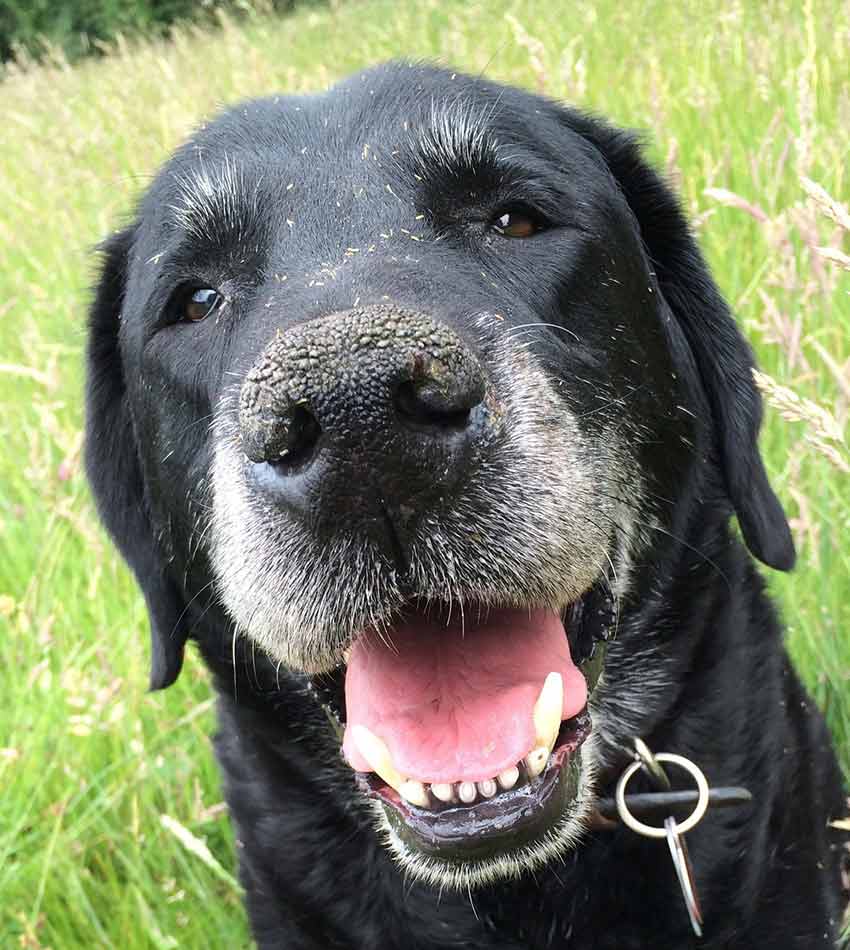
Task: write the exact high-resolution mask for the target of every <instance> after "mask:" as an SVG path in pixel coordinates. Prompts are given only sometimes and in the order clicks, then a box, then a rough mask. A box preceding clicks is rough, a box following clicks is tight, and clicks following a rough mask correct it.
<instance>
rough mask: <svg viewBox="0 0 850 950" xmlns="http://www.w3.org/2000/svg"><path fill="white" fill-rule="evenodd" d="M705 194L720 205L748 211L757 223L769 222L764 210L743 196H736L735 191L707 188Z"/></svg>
mask: <svg viewBox="0 0 850 950" xmlns="http://www.w3.org/2000/svg"><path fill="white" fill-rule="evenodd" d="M703 194H704V195H705V196H706V197H707V198H713V199H714V200H715V201H718V202H719V203H720V204H722V205H726V207H727V208H738V210H739V211H746V213H747V214H748V215H749V216H750V217H751V218H755V219H756V221H760V222H761V223H762V224H764V223H765V222H767V221H768V220H769V218H768V216H767V213H766V212H765V211H764V210H763V209H762V208H760V207H759V206H758V205H756V204H753V203H752V202H751V201H747V199H746V198H744V197H742V196H741V195H736V194H735V192H734V191H729V190H728V188H706V189H705V190H704V191H703Z"/></svg>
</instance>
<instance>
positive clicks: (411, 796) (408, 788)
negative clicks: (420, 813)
mask: <svg viewBox="0 0 850 950" xmlns="http://www.w3.org/2000/svg"><path fill="white" fill-rule="evenodd" d="M398 793H399V795H401V797H402V798H404V799H405V800H406V801H409V802H410V804H411V805H418V806H419V807H420V808H428V807H429V805H430V804H431V799H430V798H429V797H428V792H426V791H425V786H424V785H423V784H422V783H421V782H417V781H416V780H415V779H412V778H409V779H408V780H407V781H406V782H402V783H401V785H400V786H399V789H398Z"/></svg>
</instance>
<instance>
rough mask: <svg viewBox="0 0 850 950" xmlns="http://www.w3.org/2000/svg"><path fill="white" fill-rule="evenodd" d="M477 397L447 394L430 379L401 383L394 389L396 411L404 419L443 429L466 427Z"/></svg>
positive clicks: (476, 402)
mask: <svg viewBox="0 0 850 950" xmlns="http://www.w3.org/2000/svg"><path fill="white" fill-rule="evenodd" d="M478 401H479V400H478V399H475V398H463V396H461V395H459V394H454V396H450V395H447V394H446V393H444V392H443V391H441V390H440V389H438V388H437V386H435V385H434V384H433V383H431V382H425V383H424V384H421V383H420V384H419V385H417V384H416V383H413V382H410V381H408V382H404V383H402V384H401V385H400V386H399V387H398V389H396V392H395V399H394V402H395V408H396V412H397V413H398V414H399V416H400V417H401V418H402V419H403V420H404V421H405V422H412V423H415V424H418V425H423V426H429V427H432V428H440V429H464V428H466V426H467V425H468V424H469V414H470V412H471V411H472V409H473V407H474V406H476V405H477V404H478Z"/></svg>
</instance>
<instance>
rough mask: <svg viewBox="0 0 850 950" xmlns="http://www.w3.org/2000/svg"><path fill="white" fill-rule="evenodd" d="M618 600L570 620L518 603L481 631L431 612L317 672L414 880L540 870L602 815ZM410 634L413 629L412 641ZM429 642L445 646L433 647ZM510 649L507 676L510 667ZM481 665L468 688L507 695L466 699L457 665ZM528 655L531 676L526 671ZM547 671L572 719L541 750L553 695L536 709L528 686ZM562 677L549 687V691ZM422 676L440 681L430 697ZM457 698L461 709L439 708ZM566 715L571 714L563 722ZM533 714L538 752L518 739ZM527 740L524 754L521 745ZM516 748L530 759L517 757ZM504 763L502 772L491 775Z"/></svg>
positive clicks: (467, 678)
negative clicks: (606, 675) (458, 686)
mask: <svg viewBox="0 0 850 950" xmlns="http://www.w3.org/2000/svg"><path fill="white" fill-rule="evenodd" d="M606 591H607V587H605V585H604V584H599V585H597V586H594V587H593V588H592V589H591V590H590V591H588V592H587V593H586V594H585V596H584V597H582V598H581V599H580V600H579V601H576V602H575V603H573V604H572V605H571V606H570V607H569V608H568V609H567V610H566V611H565V612H564V613H563V614H562V615H560V616H559V615H558V614H553V612H552V611H544V610H537V611H533V610H525V611H523V610H517V609H516V608H506V609H505V610H504V611H502V612H499V611H496V615H497V616H496V619H495V620H494V619H493V618H492V616H489V615H488V619H487V620H485V621H481V622H479V624H478V625H477V626H472V628H471V629H470V623H469V621H468V620H467V623H466V627H465V629H461V628H459V629H457V630H453V629H446V630H433V629H428V630H426V629H424V627H425V625H426V624H432V623H433V620H432V618H431V617H430V613H431V612H432V609H429V611H428V614H429V616H428V618H427V620H426V619H423V618H422V616H421V615H420V616H417V617H414V619H413V620H407V621H404V622H401V623H400V624H399V626H398V627H397V628H395V629H391V630H389V631H387V632H386V634H385V639H386V641H387V642H383V641H382V642H377V641H374V638H369V637H368V636H363V637H362V638H361V639H362V640H364V641H369V640H370V639H373V642H371V643H370V642H367V643H366V644H365V645H364V644H362V643H361V642H359V641H355V643H354V645H353V648H352V650H350V651H349V652H348V654H347V656H348V663H347V664H343V665H341V666H339V667H338V668H337V669H336V670H335V671H334V672H333V673H331V674H324V675H319V676H313V677H311V679H310V682H311V686H312V689H313V691H314V694H315V696H316V698H317V699H318V700H319V702H321V704H322V705H323V706H324V707H325V710H326V712H327V713H328V714H329V715H330V717H331V719H332V720H333V721H334V722H335V723H336V724H337V725H338V727H339V734H340V736H341V737H343V739H344V741H343V756H344V758H345V759H346V760H347V763H348V765H349V766H350V767H351V768H352V793H353V794H355V795H359V796H364V797H365V798H366V799H367V800H368V801H370V802H371V806H372V810H373V813H374V816H375V820H376V823H377V827H378V831H379V834H380V837H381V838H382V840H383V841H384V843H385V845H386V847H387V848H388V850H389V851H390V853H391V854H392V856H393V857H394V858H395V860H396V861H397V862H398V863H399V864H400V865H401V867H402V869H403V870H404V872H405V874H406V875H407V876H408V877H411V878H416V879H418V880H421V881H424V882H426V883H427V884H429V885H432V886H437V887H440V888H446V887H448V888H458V889H469V888H475V887H480V886H482V885H485V884H488V883H491V882H494V881H497V880H500V879H506V878H511V877H516V876H517V875H519V874H522V873H523V872H526V871H532V870H534V869H535V868H538V867H540V866H542V865H543V864H545V863H547V862H549V861H551V860H553V859H556V858H557V857H558V856H560V855H562V854H563V853H564V852H566V851H568V850H569V849H571V848H573V847H574V846H575V845H576V843H577V842H578V841H579V839H580V837H581V834H582V832H583V831H584V829H585V828H586V826H587V819H588V816H589V814H590V812H591V810H592V807H593V787H594V774H595V762H596V758H597V757H596V754H595V752H594V747H595V737H594V735H593V723H592V720H591V715H590V712H589V710H588V701H589V700H590V699H591V698H592V695H593V692H594V689H595V687H596V684H597V682H598V680H599V677H600V674H601V671H602V667H603V663H604V655H605V643H604V641H605V640H606V639H607V638H608V637H609V636H610V635H611V634H612V630H613V625H614V621H615V618H614V616H613V612H612V603H611V599H610V596H609V595H607V593H605V592H606ZM467 613H469V612H467ZM538 618H540V619H538ZM512 619H516V620H517V622H518V625H519V626H520V627H522V628H523V629H517V631H516V638H515V641H514V642H513V643H512V642H511V636H510V631H509V629H508V623H506V621H507V622H510V621H511V620H512ZM405 625H407V626H408V627H410V628H412V629H409V630H408V631H407V632H405V629H404V628H405ZM547 625H548V627H549V632H548V633H545V634H541V635H540V637H539V639H538V640H537V641H535V640H534V634H533V628H534V627H535V626H543V627H546V626H547ZM558 631H560V636H561V639H562V642H561V643H558V642H557V638H558ZM423 633H430V634H431V637H430V639H432V640H438V641H439V640H441V639H442V640H443V643H442V645H440V646H438V647H437V648H433V647H431V646H425V647H423V646H422V642H423V640H424V639H427V638H425V637H423ZM529 634H531V636H529ZM455 635H458V636H459V638H460V641H461V642H460V643H458V642H457V641H456V640H455V639H453V638H454V637H455ZM499 638H502V639H501V641H499ZM493 640H496V641H499V642H498V643H495V644H494V643H493V642H492V641H493ZM547 649H548V650H549V653H548V654H547V653H546V651H547ZM503 650H505V651H506V652H507V653H508V654H509V655H508V656H507V657H506V658H505V659H506V664H507V667H500V665H499V662H500V659H501V656H500V654H501V652H502V651H503ZM432 652H435V653H436V654H437V656H436V657H432V656H431V654H432ZM513 652H515V653H516V656H512V655H510V654H511V653H513ZM482 653H483V656H482V655H481V654H482ZM479 656H480V657H481V664H480V666H481V667H483V668H484V669H485V671H486V672H481V669H480V668H479V665H478V663H477V662H476V663H474V664H470V665H468V666H466V668H464V669H463V670H462V671H460V672H459V673H457V674H456V675H457V677H458V680H460V681H462V682H463V684H464V688H465V689H466V690H468V693H467V695H473V694H474V693H475V692H476V691H478V692H479V693H480V692H483V691H486V690H489V689H491V687H492V685H493V683H496V682H498V683H499V687H498V689H500V690H501V695H499V696H497V695H496V694H495V693H492V694H491V695H492V700H489V701H484V702H483V703H482V701H480V700H476V699H475V698H473V699H471V700H470V701H469V705H467V704H466V702H465V698H464V697H463V696H461V697H460V699H457V697H455V696H454V695H453V692H452V690H453V688H454V685H455V683H456V682H457V680H455V679H453V677H454V676H455V673H453V672H452V671H451V669H450V667H451V666H452V664H455V665H462V664H463V661H464V660H466V659H470V660H472V659H473V658H474V659H475V660H477V659H478V657H479ZM521 656H526V657H527V668H523V664H522V663H518V662H517V660H518V659H519V658H520V657H521ZM559 656H560V659H559ZM547 664H548V666H550V667H552V668H553V669H558V668H559V664H561V665H560V669H561V670H562V673H558V674H557V677H558V688H559V689H560V693H558V698H557V699H556V700H555V702H556V703H557V705H558V714H557V715H558V717H559V718H558V719H557V720H556V723H557V724H556V726H555V727H554V730H555V731H554V732H553V733H551V739H550V740H549V741H548V742H547V743H545V744H544V745H543V746H542V747H541V746H540V740H539V735H540V733H541V727H540V725H539V722H538V717H539V715H540V710H541V708H542V707H543V706H545V701H544V699H543V693H542V692H541V694H540V698H539V699H537V701H536V702H535V701H534V697H535V696H536V695H537V694H536V693H534V694H532V699H531V700H529V698H528V696H529V693H528V690H527V688H526V685H527V683H526V681H529V682H531V683H537V682H538V681H540V680H541V674H540V673H539V670H542V669H546V668H547ZM517 667H519V668H518V669H517ZM447 668H449V669H448V671H447ZM488 668H489V669H488ZM506 669H508V670H510V672H506V671H505V670H506ZM553 675H555V674H549V676H548V677H547V676H546V675H545V674H544V675H543V677H542V679H543V680H545V681H546V682H547V683H548V682H549V678H550V677H551V676H553ZM420 681H421V682H427V683H428V686H427V687H424V688H423V689H422V690H420V689H419V682H420ZM423 697H424V699H425V701H424V702H423ZM505 697H507V698H505ZM514 697H515V698H516V699H515V702H516V707H515V709H512V705H513V703H514ZM452 703H455V705H456V708H451V709H449V710H446V709H442V708H440V707H441V706H443V705H445V706H451V705H452ZM476 703H477V705H476ZM577 706H579V708H576V707H577ZM562 708H563V709H564V710H565V711H566V713H568V714H569V715H566V716H565V717H564V718H563V719H560V712H561V709H562ZM482 710H483V711H482ZM529 716H531V717H532V718H533V720H534V728H533V729H532V732H531V733H530V735H532V737H534V735H535V732H534V730H535V729H536V735H537V736H538V738H532V740H531V743H530V748H528V746H529V742H528V740H527V739H525V740H523V739H522V738H521V736H515V735H514V731H518V732H519V733H520V734H521V735H522V736H525V735H528V734H529V733H527V732H526V733H523V732H522V727H521V725H519V726H518V725H517V724H516V721H517V720H518V719H522V718H528V717H529ZM459 720H465V721H459ZM470 722H471V723H472V725H470ZM441 729H442V730H443V731H444V732H446V733H447V734H446V735H441V734H440V731H441ZM487 729H490V730H491V734H492V736H493V740H492V741H491V742H488V743H487V744H486V745H487V747H488V748H487V749H486V750H485V751H486V752H488V753H490V752H491V750H490V748H489V747H490V746H492V747H493V749H492V758H489V759H488V757H487V754H484V753H482V750H481V746H482V742H483V739H484V738H485V735H484V731H486V730H487ZM482 730H483V731H482ZM364 734H365V738H363V736H364ZM458 735H461V736H462V738H457V736H458ZM476 740H477V741H476ZM514 740H516V742H519V743H520V745H519V746H518V745H513V746H511V745H510V743H511V742H512V741H514ZM523 741H525V746H522V742H523ZM453 743H454V744H455V746H456V748H453V749H452V750H451V754H448V753H447V752H446V748H447V747H449V746H451V745H452V744H453ZM503 745H504V748H502V746H503ZM373 746H374V747H373ZM407 746H410V747H411V748H406V747H407ZM417 746H418V748H417ZM517 748H522V749H523V751H524V753H525V754H523V753H520V754H516V751H515V750H516V749H517ZM376 750H377V751H376ZM391 750H392V751H391ZM467 752H468V753H469V755H468V760H467V758H466V753H467ZM512 753H513V759H511V754H512ZM535 753H536V754H537V758H535V757H534V756H535ZM500 755H501V759H499V758H498V757H499V756H500ZM509 760H510V763H511V764H510V765H508V766H507V767H504V766H505V764H506V762H508V761H509ZM491 761H492V762H495V763H496V766H495V767H493V768H490V770H489V773H488V767H487V763H488V762H491ZM452 768H455V769H456V771H455V772H452V771H451V769H452Z"/></svg>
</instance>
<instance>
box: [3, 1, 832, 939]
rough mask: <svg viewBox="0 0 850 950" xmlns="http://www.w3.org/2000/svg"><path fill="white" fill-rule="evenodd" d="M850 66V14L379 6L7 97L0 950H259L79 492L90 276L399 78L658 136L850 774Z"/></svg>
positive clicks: (187, 719)
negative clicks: (755, 380) (124, 228)
mask: <svg viewBox="0 0 850 950" xmlns="http://www.w3.org/2000/svg"><path fill="white" fill-rule="evenodd" d="M848 49H850V5H848V4H846V3H834V2H828V0H823V2H817V3H815V2H810V3H808V4H798V3H794V2H790V0H789V2H781V3H780V2H755V0H753V2H752V3H749V4H744V3H738V4H736V3H729V2H716V0H709V2H704V0H703V2H693V0H692V2H683V3H669V2H652V0H649V2H643V3H639V4H638V3H628V2H625V3H624V2H622V0H599V2H596V3H594V4H589V3H557V2H551V0H550V2H532V0H510V2H508V0H494V2H487V3H484V2H481V3H476V2H468V0H457V2H440V3H438V2H434V0H431V2H429V0H417V2H416V3H413V2H409V3H408V2H404V0H394V2H391V0H363V2H349V3H340V4H336V5H332V6H331V7H329V8H327V9H322V10H316V9H315V8H314V9H310V10H303V11H301V12H297V13H295V14H294V15H292V16H289V17H287V18H277V19H276V18H273V17H270V16H267V15H264V14H262V13H256V14H253V15H249V16H248V18H247V19H246V20H244V21H243V22H241V23H240V24H239V25H238V26H237V25H236V24H234V23H232V22H230V21H228V20H226V19H225V20H223V21H222V23H221V25H220V28H219V29H218V30H216V31H208V32H199V31H197V30H193V29H191V28H184V29H182V30H180V31H179V32H178V33H176V34H175V35H174V36H173V38H172V39H171V40H170V41H169V42H157V43H154V44H146V45H138V44H133V45H126V44H124V45H121V44H119V45H118V47H116V48H115V49H113V50H111V51H110V52H109V54H108V55H106V56H105V57H103V58H100V59H92V60H88V61H85V62H82V63H80V64H79V65H77V66H75V67H73V68H70V67H68V66H67V65H66V64H65V63H63V62H62V61H61V59H60V58H58V57H54V59H53V60H52V61H48V62H46V63H42V64H41V65H33V64H29V65H27V64H21V65H19V66H14V67H11V68H10V69H9V70H8V71H7V73H6V75H5V76H4V77H3V79H2V82H0V114H2V116H3V147H2V149H0V203H1V204H2V213H0V446H2V448H0V947H4V948H5V947H14V946H20V947H29V948H37V947H52V948H54V950H71V948H91V947H111V946H120V947H121V948H122V950H136V948H147V947H155V948H169V947H181V948H184V947H186V948H195V947H198V948H204V947H227V948H231V947H233V948H236V947H243V946H248V945H249V937H248V934H247V928H246V925H245V920H244V914H243V911H242V910H241V907H240V901H239V892H238V888H237V886H236V885H235V882H234V879H233V875H234V873H235V871H234V846H233V841H232V836H231V833H230V830H229V827H228V824H227V821H226V816H225V814H224V812H223V808H222V807H221V805H220V801H221V792H220V788H219V781H218V777H217V773H216V769H215V767H214V764H213V761H212V756H211V750H210V742H209V736H210V734H211V733H212V731H213V729H214V719H213V710H212V704H211V699H210V690H209V685H208V682H207V679H206V677H205V675H204V674H203V672H202V670H201V668H200V664H199V663H198V662H197V659H196V658H195V657H194V656H191V657H190V658H189V659H188V662H187V664H186V668H185V671H184V673H183V676H182V677H181V678H180V680H179V681H178V683H177V684H176V686H175V687H173V688H172V689H171V690H169V691H168V692H166V693H162V694H156V695H149V694H147V693H146V691H145V687H146V681H147V656H148V644H147V627H146V620H145V616H144V612H143V608H142V604H141V600H140V597H139V595H138V593H137V591H136V589H135V588H134V585H133V583H132V581H131V579H130V578H129V576H128V574H127V571H126V570H125V569H124V568H123V566H122V565H121V564H120V563H119V562H118V560H117V558H116V556H115V554H114V552H113V551H112V550H111V548H110V546H109V544H108V542H107V541H106V539H105V537H104V536H103V534H102V532H101V531H100V530H99V528H98V527H97V525H96V523H95V518H94V515H93V511H92V506H91V502H90V499H89V497H88V493H87V490H86V486H85V483H84V479H83V475H82V472H81V468H80V444H81V416H82V414H81V385H82V372H81V354H82V350H83V343H84V335H83V321H84V311H85V306H86V299H87V286H88V284H89V282H90V280H91V276H92V257H91V254H90V248H91V246H92V245H93V244H94V243H95V242H97V241H98V240H99V239H100V238H102V237H103V236H104V235H105V234H106V233H107V232H108V231H109V230H110V229H112V228H114V227H115V226H116V225H119V224H120V223H121V222H122V221H124V220H125V219H126V214H127V212H128V210H129V209H130V207H131V205H132V202H133V199H134V197H135V196H136V195H137V194H138V193H139V191H140V190H141V189H142V188H143V187H144V186H145V184H146V182H148V181H149V180H150V178H151V175H152V172H153V170H154V169H155V167H156V166H157V164H158V163H159V162H160V161H161V160H162V159H163V158H164V157H165V156H166V155H167V154H168V152H169V151H170V150H171V149H172V148H173V147H174V146H175V145H176V144H177V143H178V142H180V141H181V140H182V139H183V138H184V137H185V136H186V134H187V133H188V131H189V130H190V129H191V127H192V126H193V125H194V124H195V123H197V122H198V121H199V120H201V119H203V118H204V117H205V116H209V115H210V114H211V113H213V112H214V111H215V110H217V109H218V108H219V107H220V106H221V105H223V104H225V103H229V102H233V101H234V100H236V99H239V98H241V97H246V96H252V95H257V94H265V93H268V92H270V91H274V90H286V91H302V90H304V91H306V90H315V89H321V88H324V87H326V86H327V85H328V84H329V83H331V82H332V81H333V80H335V79H336V78H338V77H340V76H343V75H345V74H346V73H349V72H351V71H353V70H356V69H358V68H360V67H362V66H364V65H367V64H369V63H372V62H375V61H378V60H381V59H385V58H388V57H393V56H408V57H414V58H422V57H426V58H437V59H439V60H441V61H443V62H446V63H451V64H454V65H456V66H457V67H459V68H463V69H466V70H471V71H475V72H481V71H483V72H485V73H486V74H487V75H489V76H490V77H492V78H495V79H500V80H506V81H509V82H514V83H518V84H521V85H524V86H527V87H529V88H532V89H539V90H542V91H544V92H546V93H548V94H549V95H552V96H555V97H559V98H563V99H566V100H569V101H571V102H573V103H576V104H578V105H580V106H585V107H588V108H591V109H593V110H597V111H599V112H602V113H604V114H607V115H608V116H610V117H611V118H612V119H614V120H615V121H616V122H618V123H620V124H623V125H628V126H633V127H638V128H641V129H645V130H648V131H649V132H650V133H651V139H650V153H651V155H652V156H653V158H654V160H655V161H656V162H657V163H658V164H659V165H660V166H662V167H663V168H665V170H666V172H667V173H668V174H669V176H670V177H671V179H672V181H673V182H674V183H675V185H676V187H677V188H678V189H679V190H680V193H681V196H682V200H683V201H684V203H685V205H686V206H687V208H688V210H689V211H690V213H691V215H692V216H693V219H694V221H695V223H696V226H697V228H698V232H699V236H700V240H701V243H702V246H703V247H704V249H705V251H706V253H707V255H708V257H709V259H710V261H711V264H712V266H713V268H714V272H715V274H716V277H717V279H718V281H719V283H720V286H721V287H722V289H723V291H724V293H725V294H726V295H727V297H728V299H729V300H730V301H731V302H732V304H733V305H734V307H735V310H736V312H737V313H738V315H739V317H740V320H741V322H742V325H743V326H744V328H745V330H746V332H747V334H748V336H749V337H750V339H751V340H752V341H753V343H754V345H755V347H756V351H757V353H758V357H759V360H760V363H761V365H762V367H763V369H764V370H765V372H766V373H768V374H769V376H770V379H771V380H773V382H771V381H770V380H768V381H767V382H766V386H767V388H768V390H770V395H771V399H772V401H773V407H772V408H768V410H767V419H766V425H765V429H764V434H763V438H762V445H763V449H764V453H765V455H766V458H767V462H768V467H769V469H770V471H771V473H772V477H773V481H774V484H775V486H776V487H777V490H778V491H779V493H780V495H781V497H782V499H783V501H784V503H785V504H786V506H787V510H788V512H789V515H790V517H791V519H792V524H793V528H794V532H795V536H796V539H797V542H798V546H799V552H800V563H799V567H798V569H797V570H796V572H795V573H794V574H792V575H790V576H771V578H770V583H771V586H772V588H773V590H774V592H775V593H776V595H777V597H778V599H779V601H780V603H781V605H782V608H783V611H784V615H785V618H786V620H787V623H788V627H789V644H790V647H791V650H792V652H793V654H794V657H795V659H796V661H797V663H798V666H799V668H800V669H801V671H802V673H803V675H804V677H805V680H806V682H807V684H808V686H809V688H810V690H811V691H812V693H813V695H814V696H815V698H816V699H817V701H818V703H820V704H821V706H822V707H823V708H825V709H826V713H827V716H828V719H829V723H830V726H831V728H832V730H833V733H834V736H835V739H836V743H837V746H838V749H839V754H840V755H841V757H842V763H843V765H844V767H845V769H847V770H848V772H850V530H848V528H850V476H848V471H850V453H848V450H847V445H846V442H845V441H844V432H845V431H846V428H845V424H846V420H847V416H848V406H850V273H848V272H847V270H846V266H847V264H848V263H850V259H846V258H842V252H843V254H844V255H846V254H848V253H850V246H848V245H850V235H848V234H846V233H844V234H842V228H841V225H840V221H841V216H842V211H843V209H842V207H841V206H840V204H839V202H842V201H843V203H844V207H845V208H846V204H847V199H848V192H850V185H848V163H847V154H848V151H847V150H848V130H850V57H848V54H847V51H848ZM804 180H805V181H812V182H815V183H817V184H818V185H820V186H821V187H822V188H823V189H825V191H826V193H827V195H831V196H832V199H833V201H832V203H831V204H830V200H829V198H828V196H827V195H824V194H821V193H819V192H818V191H817V190H816V189H815V188H814V186H812V185H808V186H807V187H808V189H809V192H807V191H806V190H805V187H806V186H805V181H804ZM830 213H831V215H832V216H831V217H830ZM843 213H845V214H846V210H845V211H844V212H843ZM846 223H847V222H845V224H846ZM842 242H843V243H842ZM824 249H825V250H824ZM782 387H787V389H783V388H782ZM807 400H808V402H807ZM783 413H784V415H785V417H787V418H783ZM792 417H797V419H798V421H789V419H790V418H792ZM741 688H742V689H747V688H748V684H746V683H742V684H741ZM163 816H165V817H163ZM187 835H191V836H192V837H187ZM284 844H285V843H284ZM201 845H203V847H201Z"/></svg>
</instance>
